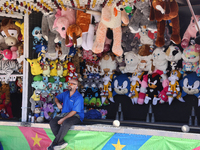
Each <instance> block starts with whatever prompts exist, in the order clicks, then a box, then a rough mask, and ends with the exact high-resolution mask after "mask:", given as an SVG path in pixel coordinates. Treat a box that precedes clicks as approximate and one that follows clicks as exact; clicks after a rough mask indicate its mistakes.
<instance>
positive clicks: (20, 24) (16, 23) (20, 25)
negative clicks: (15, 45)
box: [15, 21, 24, 41]
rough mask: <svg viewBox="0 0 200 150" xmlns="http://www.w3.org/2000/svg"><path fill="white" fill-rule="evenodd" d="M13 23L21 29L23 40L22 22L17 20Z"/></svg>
mask: <svg viewBox="0 0 200 150" xmlns="http://www.w3.org/2000/svg"><path fill="white" fill-rule="evenodd" d="M15 25H16V26H18V27H19V28H20V29H21V34H22V41H24V23H19V22H18V21H16V22H15Z"/></svg>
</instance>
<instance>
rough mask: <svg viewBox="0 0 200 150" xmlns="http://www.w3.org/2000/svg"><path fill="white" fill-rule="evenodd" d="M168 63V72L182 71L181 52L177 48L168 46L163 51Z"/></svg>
mask: <svg viewBox="0 0 200 150" xmlns="http://www.w3.org/2000/svg"><path fill="white" fill-rule="evenodd" d="M165 53H166V59H167V60H168V61H169V62H168V68H167V70H168V71H171V70H180V69H182V58H181V57H182V52H181V51H180V49H179V48H178V47H177V46H172V45H170V46H169V47H168V49H167V50H166V51H165Z"/></svg>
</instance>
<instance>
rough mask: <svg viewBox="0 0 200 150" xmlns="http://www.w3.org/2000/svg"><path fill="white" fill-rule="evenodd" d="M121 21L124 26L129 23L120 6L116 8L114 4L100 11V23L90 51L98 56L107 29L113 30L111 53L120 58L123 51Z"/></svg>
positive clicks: (101, 49)
mask: <svg viewBox="0 0 200 150" xmlns="http://www.w3.org/2000/svg"><path fill="white" fill-rule="evenodd" d="M121 21H123V23H124V24H128V23H129V18H128V15H127V14H126V11H125V10H124V9H123V6H122V5H120V6H117V5H116V3H114V4H111V5H109V6H108V5H106V6H105V7H104V8H103V9H102V15H101V21H100V23H99V26H98V29H97V33H96V40H95V42H94V44H93V47H92V51H93V52H94V53H97V54H98V53H101V52H102V51H103V48H104V41H105V38H106V31H107V28H111V29H113V39H114V40H113V47H112V51H113V53H114V54H115V55H117V56H121V55H122V54H123V50H122V48H121V38H122V31H121Z"/></svg>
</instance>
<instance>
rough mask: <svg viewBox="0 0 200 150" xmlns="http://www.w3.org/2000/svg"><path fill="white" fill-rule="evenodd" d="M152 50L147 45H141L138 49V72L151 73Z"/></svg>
mask: <svg viewBox="0 0 200 150" xmlns="http://www.w3.org/2000/svg"><path fill="white" fill-rule="evenodd" d="M152 53H153V50H152V49H151V48H150V46H149V45H142V46H141V47H140V48H139V52H138V59H139V61H138V71H139V72H143V71H148V74H150V73H152V71H153V69H154V68H153V61H152V59H153V56H152Z"/></svg>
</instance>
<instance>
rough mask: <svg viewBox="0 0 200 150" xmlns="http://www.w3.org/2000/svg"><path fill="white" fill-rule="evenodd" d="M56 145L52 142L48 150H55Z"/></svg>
mask: <svg viewBox="0 0 200 150" xmlns="http://www.w3.org/2000/svg"><path fill="white" fill-rule="evenodd" d="M54 146H55V145H54V144H53V142H51V144H50V145H49V147H47V150H53V147H54Z"/></svg>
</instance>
